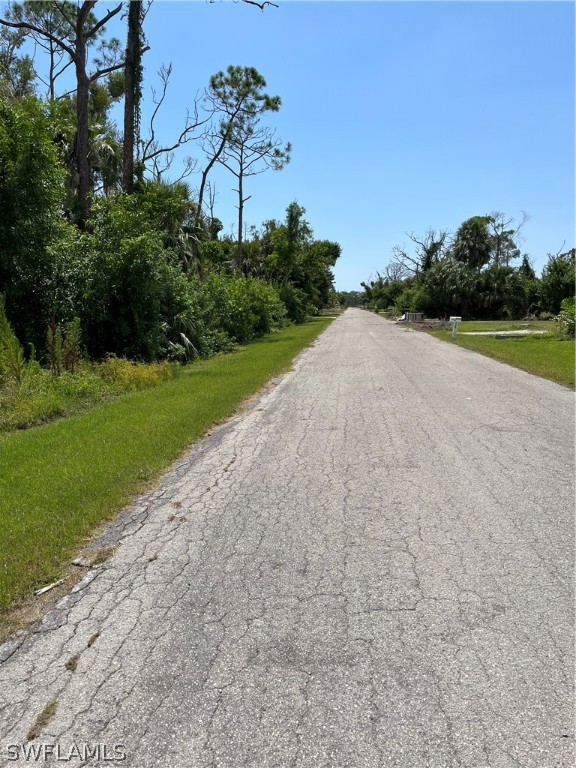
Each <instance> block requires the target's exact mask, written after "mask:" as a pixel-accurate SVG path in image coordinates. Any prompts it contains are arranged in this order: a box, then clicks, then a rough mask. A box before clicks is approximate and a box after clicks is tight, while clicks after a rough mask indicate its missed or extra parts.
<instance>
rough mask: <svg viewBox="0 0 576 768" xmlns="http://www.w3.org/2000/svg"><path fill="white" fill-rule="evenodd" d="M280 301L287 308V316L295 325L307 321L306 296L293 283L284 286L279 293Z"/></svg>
mask: <svg viewBox="0 0 576 768" xmlns="http://www.w3.org/2000/svg"><path fill="white" fill-rule="evenodd" d="M278 293H279V296H280V299H281V300H282V301H283V302H284V306H285V307H286V314H287V316H288V319H289V320H292V322H293V323H303V322H304V320H305V319H306V294H305V293H304V291H302V290H300V288H296V287H295V286H293V285H292V284H291V283H286V284H285V285H283V286H282V287H281V288H280V289H279V291H278Z"/></svg>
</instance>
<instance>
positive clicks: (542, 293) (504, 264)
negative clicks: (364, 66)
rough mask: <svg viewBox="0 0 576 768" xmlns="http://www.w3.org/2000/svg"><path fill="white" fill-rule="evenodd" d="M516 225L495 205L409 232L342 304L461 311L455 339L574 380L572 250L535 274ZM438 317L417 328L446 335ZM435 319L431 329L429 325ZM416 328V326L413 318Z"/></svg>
mask: <svg viewBox="0 0 576 768" xmlns="http://www.w3.org/2000/svg"><path fill="white" fill-rule="evenodd" d="M524 221H525V219H524V220H523V221H521V222H520V223H519V224H516V223H515V222H514V220H513V219H512V218H509V217H507V216H505V215H504V214H503V213H501V212H498V211H496V212H493V213H491V214H486V215H483V216H473V217H471V218H470V219H467V220H466V221H464V222H463V223H462V224H461V225H460V227H459V228H458V230H457V231H456V232H455V233H453V234H451V233H449V232H446V231H441V230H433V229H431V230H429V231H428V232H427V233H426V234H425V235H422V236H419V235H414V234H410V235H408V236H407V237H408V240H409V242H410V246H409V247H407V246H406V245H402V246H395V247H394V249H393V253H392V259H391V260H390V261H389V263H388V264H387V265H386V267H385V268H384V269H383V270H382V272H381V273H377V274H376V279H373V280H370V281H369V282H367V283H362V285H363V288H364V293H363V294H362V295H360V296H359V295H358V294H356V293H349V294H341V295H340V296H339V299H340V301H341V303H342V304H344V305H347V306H358V305H359V303H360V304H361V306H364V307H365V308H367V309H371V310H374V311H376V312H379V313H380V314H383V315H384V316H385V317H387V318H388V319H396V318H398V317H400V316H401V315H402V314H403V313H404V312H405V311H409V312H420V313H423V314H424V316H425V318H428V319H430V320H434V319H439V320H447V319H448V318H449V316H450V315H457V316H460V317H462V318H463V321H462V322H461V323H460V324H459V327H458V337H457V341H456V343H457V344H458V345H459V346H462V347H466V348H467V349H472V350H474V351H476V352H480V353H481V354H484V355H487V356H489V357H493V358H495V359H496V360H500V361H502V362H505V363H508V364H509V365H514V366H516V367H517V368H521V369H523V370H525V371H528V372H530V373H534V374H536V375H538V376H542V377H544V378H547V379H551V380H552V381H556V382H558V383H559V384H563V385H564V386H568V387H574V325H575V307H574V295H575V292H576V249H574V248H572V249H571V250H568V251H565V252H557V253H555V254H549V255H548V262H547V264H546V265H545V267H544V269H543V270H542V274H541V275H540V277H538V276H537V275H536V272H535V271H534V268H533V266H532V262H531V260H530V257H529V256H528V254H522V252H521V250H520V248H519V247H518V245H517V243H518V242H519V234H520V231H521V229H522V225H523V223H524ZM438 325H440V327H441V326H442V324H441V323H437V322H430V323H423V324H422V325H421V326H420V327H421V329H422V330H427V331H428V332H431V333H433V334H434V335H435V336H437V337H438V338H441V339H445V340H447V341H452V338H451V336H452V334H451V332H450V331H446V330H437V327H438ZM434 326H436V328H435V327H434ZM414 327H416V328H417V327H418V324H415V325H414ZM492 330H494V331H497V330H499V331H505V330H538V331H545V334H539V335H533V336H529V337H527V338H523V337H519V338H495V337H491V336H467V335H465V334H466V332H473V331H492Z"/></svg>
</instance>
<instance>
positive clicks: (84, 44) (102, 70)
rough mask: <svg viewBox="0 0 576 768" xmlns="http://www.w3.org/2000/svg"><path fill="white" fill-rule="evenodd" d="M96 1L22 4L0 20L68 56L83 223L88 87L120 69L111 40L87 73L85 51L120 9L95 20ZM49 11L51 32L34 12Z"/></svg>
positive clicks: (86, 199)
mask: <svg viewBox="0 0 576 768" xmlns="http://www.w3.org/2000/svg"><path fill="white" fill-rule="evenodd" d="M95 5H96V0H83V2H80V3H78V5H76V4H74V3H69V2H52V3H48V2H43V3H23V4H15V5H14V6H13V20H11V19H10V18H6V19H0V24H2V25H4V26H6V27H10V28H13V29H18V30H24V31H27V32H28V33H30V34H32V35H35V36H38V37H40V38H42V39H43V40H45V41H47V42H49V43H52V44H54V46H56V48H57V49H58V50H59V51H63V52H64V53H66V54H67V55H68V56H69V57H70V61H71V62H72V64H73V66H74V69H75V73H76V97H75V100H76V135H75V140H74V144H75V152H74V160H75V173H76V175H77V183H76V185H75V187H76V195H77V206H78V218H79V223H80V224H81V225H83V224H85V222H86V220H87V218H88V214H89V210H90V200H89V193H90V161H89V133H90V126H89V101H90V86H91V84H93V83H95V82H96V81H97V80H98V79H99V78H101V77H102V76H104V75H107V74H109V73H110V72H114V71H116V70H118V69H121V68H122V67H123V66H124V63H123V62H120V63H118V62H117V60H116V59H117V48H118V41H115V40H113V41H111V43H110V44H109V45H108V46H107V47H106V46H105V47H102V46H101V48H100V52H101V58H100V59H99V60H98V59H97V60H96V62H95V63H96V69H95V71H94V72H92V73H89V72H88V64H87V62H88V51H89V47H90V45H91V44H92V43H93V42H94V41H95V40H97V39H98V38H99V36H100V35H101V33H102V30H103V28H104V26H105V25H106V24H107V23H108V21H110V19H112V18H113V17H114V16H116V15H117V14H118V13H120V11H121V10H122V3H119V4H118V5H117V6H116V7H114V8H112V10H110V11H108V12H107V13H106V14H105V15H104V16H103V17H102V18H101V19H96V17H95V16H94V14H93V8H94V6H95ZM38 6H39V7H40V8H41V10H42V11H45V10H46V9H48V8H50V9H52V10H53V11H54V14H58V18H59V26H58V28H57V29H54V28H53V26H52V23H51V18H52V17H50V19H47V18H46V17H45V16H42V17H39V16H38V14H37V12H36V10H37V7H38Z"/></svg>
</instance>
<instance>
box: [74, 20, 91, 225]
mask: <svg viewBox="0 0 576 768" xmlns="http://www.w3.org/2000/svg"><path fill="white" fill-rule="evenodd" d="M85 61H86V46H85V42H84V38H83V36H82V35H79V38H78V40H77V58H76V61H75V64H76V83H77V91H76V152H75V155H76V173H77V174H78V179H77V184H76V194H77V204H78V214H79V215H78V224H79V226H80V227H81V228H83V227H84V224H85V223H86V221H87V219H88V216H89V214H90V200H89V195H90V164H89V162H88V145H89V129H88V99H89V95H90V82H89V80H88V75H87V74H86V64H85Z"/></svg>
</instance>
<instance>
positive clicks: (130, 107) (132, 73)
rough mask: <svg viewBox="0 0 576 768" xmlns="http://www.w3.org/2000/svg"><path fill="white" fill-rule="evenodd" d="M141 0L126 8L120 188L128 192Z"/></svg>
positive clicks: (136, 99) (131, 177)
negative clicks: (126, 36) (126, 29)
mask: <svg viewBox="0 0 576 768" xmlns="http://www.w3.org/2000/svg"><path fill="white" fill-rule="evenodd" d="M141 5H142V3H141V0H131V2H130V3H129V9H128V38H127V43H126V65H125V69H124V72H125V96H124V141H123V153H122V154H123V157H122V188H123V189H124V192H127V193H128V194H130V193H131V192H132V191H133V189H134V146H135V144H136V141H137V136H136V130H135V127H136V112H137V111H138V109H139V103H138V102H139V91H140V54H141V51H140V26H141V21H140V19H141Z"/></svg>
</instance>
